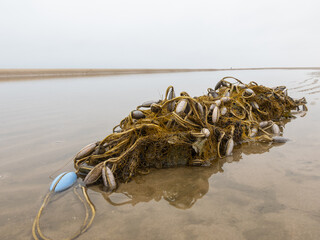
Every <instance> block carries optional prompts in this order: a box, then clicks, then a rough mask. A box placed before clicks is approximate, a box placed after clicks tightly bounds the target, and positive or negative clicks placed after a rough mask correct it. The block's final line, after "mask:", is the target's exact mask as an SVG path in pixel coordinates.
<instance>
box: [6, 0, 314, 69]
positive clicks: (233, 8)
mask: <svg viewBox="0 0 320 240" xmlns="http://www.w3.org/2000/svg"><path fill="white" fill-rule="evenodd" d="M0 32H1V35H0V68H229V67H273V66H275V67H281V66H289V67H293V66H301V67H303V66H320V46H319V44H320V1H319V0H314V1H310V0H304V1H302V0H299V1H296V0H291V1H281V0H268V1H257V0H252V1H251V0H221V1H213V0H211V1H210V0H208V1H203V0H194V1H188V0H168V1H167V0H161V1H159V0H158V1H152V0H115V1H107V0H86V1H84V0H52V1H48V0H0Z"/></svg>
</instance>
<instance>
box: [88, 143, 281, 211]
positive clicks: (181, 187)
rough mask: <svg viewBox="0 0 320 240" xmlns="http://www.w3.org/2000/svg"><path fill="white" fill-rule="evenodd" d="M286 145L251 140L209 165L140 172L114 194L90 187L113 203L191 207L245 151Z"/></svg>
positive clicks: (260, 151) (96, 187) (246, 153)
mask: <svg viewBox="0 0 320 240" xmlns="http://www.w3.org/2000/svg"><path fill="white" fill-rule="evenodd" d="M283 144H285V143H261V142H247V143H244V144H242V145H241V147H240V146H238V147H237V148H235V149H234V152H233V155H232V156H229V157H225V158H221V159H216V160H212V161H211V165H210V166H208V167H194V166H193V167H178V168H167V169H151V172H150V173H149V174H148V175H141V174H140V175H137V176H136V177H134V178H133V180H132V181H131V182H129V183H127V184H120V186H119V188H118V189H117V190H116V192H115V193H111V194H110V193H107V192H105V191H104V187H103V185H102V184H100V185H96V186H91V187H90V189H91V190H93V191H96V192H99V193H101V195H102V196H103V198H104V199H105V200H106V201H107V202H108V203H109V204H111V205H113V206H122V205H126V204H130V205H132V206H135V205H137V204H139V203H142V202H150V201H156V202H159V201H161V199H164V200H165V201H167V202H168V203H169V204H170V205H171V206H173V207H176V208H179V209H189V208H191V207H192V206H193V205H194V204H195V203H196V202H197V201H198V200H199V199H201V198H202V197H203V196H204V195H206V194H207V193H208V191H209V179H210V178H211V176H212V175H214V174H217V173H222V172H223V171H224V170H223V166H224V164H227V163H232V162H238V161H240V160H241V159H242V155H243V154H245V155H250V154H263V153H265V152H269V151H270V149H271V148H273V147H278V146H281V145H283ZM119 194H121V195H122V196H119ZM119 199H120V201H119Z"/></svg>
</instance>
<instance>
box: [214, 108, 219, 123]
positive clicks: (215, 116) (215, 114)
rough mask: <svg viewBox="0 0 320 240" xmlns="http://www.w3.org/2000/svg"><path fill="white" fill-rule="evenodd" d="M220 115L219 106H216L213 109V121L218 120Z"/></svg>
mask: <svg viewBox="0 0 320 240" xmlns="http://www.w3.org/2000/svg"><path fill="white" fill-rule="evenodd" d="M219 117H220V110H219V107H218V106H215V107H214V109H213V112H212V122H213V123H216V122H218V120H219Z"/></svg>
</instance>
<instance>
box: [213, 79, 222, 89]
mask: <svg viewBox="0 0 320 240" xmlns="http://www.w3.org/2000/svg"><path fill="white" fill-rule="evenodd" d="M221 86H222V80H220V81H219V82H217V84H216V86H215V87H214V90H218V89H219V88H220V87H221Z"/></svg>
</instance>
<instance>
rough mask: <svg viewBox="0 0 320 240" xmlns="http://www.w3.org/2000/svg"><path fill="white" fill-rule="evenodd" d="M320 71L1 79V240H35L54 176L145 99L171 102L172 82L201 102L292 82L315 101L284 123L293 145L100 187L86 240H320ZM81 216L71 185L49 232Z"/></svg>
mask: <svg viewBox="0 0 320 240" xmlns="http://www.w3.org/2000/svg"><path fill="white" fill-rule="evenodd" d="M319 72H320V71H317V70H301V69H300V70H279V69H278V70H254V71H253V70H241V71H240V70H238V71H237V70H232V71H203V72H174V73H161V74H128V75H118V74H117V75H109V76H96V77H88V76H83V77H82V76H81V77H72V78H62V77H61V78H60V77H59V78H50V79H46V78H37V81H33V80H32V79H30V80H26V79H24V80H21V81H1V82H0V116H1V119H0V121H1V128H0V135H1V138H0V145H1V148H0V155H1V159H2V160H1V162H0V211H1V215H0V233H1V239H4V240H7V239H8V240H9V239H30V238H31V236H32V234H31V228H32V222H33V220H34V218H35V216H36V214H37V212H38V210H39V208H40V206H41V204H42V202H43V200H44V197H45V195H46V194H47V193H48V189H49V186H50V184H51V182H52V179H53V178H54V177H56V176H57V175H59V174H60V173H61V172H65V171H74V168H73V164H72V159H73V157H74V155H75V154H76V153H77V152H78V151H79V150H80V149H81V148H82V147H83V146H85V145H87V144H89V143H91V142H96V141H99V140H101V139H103V138H105V137H106V136H107V135H108V134H110V133H111V132H112V128H113V127H114V126H115V125H117V124H118V123H119V122H120V121H121V120H122V119H123V118H125V117H126V116H127V115H128V114H129V113H130V111H132V110H133V109H136V107H137V106H138V105H140V104H141V103H142V102H145V101H148V100H150V99H163V98H164V93H165V90H166V88H167V87H168V86H169V85H172V86H174V87H175V90H176V92H177V93H180V92H182V91H187V92H188V93H189V94H190V96H200V95H203V94H206V92H207V88H208V87H211V88H213V87H214V86H215V84H216V83H217V81H219V80H220V79H221V78H222V77H224V76H234V77H237V78H239V79H240V80H241V81H243V82H245V83H248V82H250V81H255V82H257V83H259V84H262V85H265V86H269V87H273V86H278V85H285V86H287V87H288V92H289V95H290V96H292V97H294V98H301V97H306V99H307V102H308V103H307V107H308V109H309V111H308V112H307V114H306V116H303V117H301V116H298V115H297V116H296V118H295V119H291V121H290V122H288V123H287V124H286V125H285V128H284V133H283V135H284V137H286V138H289V139H290V141H289V142H287V143H285V144H255V143H251V144H250V143H244V144H242V145H238V146H236V147H235V148H234V151H233V155H232V156H231V157H228V158H221V159H217V160H215V161H213V163H212V165H211V166H209V167H179V168H168V169H152V170H151V172H150V174H148V175H137V176H136V177H134V178H133V179H132V181H130V182H129V183H127V184H121V185H119V188H118V189H117V190H116V191H115V192H113V193H111V194H110V193H107V192H106V191H105V190H104V189H103V187H102V184H98V185H92V186H90V187H88V195H89V197H90V200H91V201H92V203H93V204H94V206H95V209H96V212H97V214H96V217H95V219H94V222H93V225H92V227H91V228H90V229H88V230H87V231H86V232H85V233H84V234H82V235H81V236H80V237H79V238H78V239H88V238H91V239H105V238H106V237H110V238H112V239H128V238H131V239H212V236H214V237H215V239H230V240H231V239H243V240H247V239H249V240H250V239H265V240H271V239H272V240H273V239H288V240H289V239H290V240H291V239H297V240H300V239H301V240H302V239H303V240H305V239H310V240H311V239H316V238H317V236H319V235H320V230H319V224H320V203H319V198H320V193H319V191H318V189H319V186H320V178H319V176H320V165H319V161H318V157H319V155H320V151H319V147H318V146H319V145H320V142H319V137H318V136H319V134H320V128H319V126H318V119H319V117H320V111H319V107H318V105H319V99H320V91H319V88H320V85H319V84H320V83H319V76H320V75H319ZM33 74H35V73H33ZM37 74H38V73H37ZM40 79H41V80H40ZM78 183H79V184H81V180H80V179H79V180H78ZM79 192H80V191H79ZM84 218H85V211H84V207H83V205H82V203H81V202H80V201H79V199H78V198H77V197H76V195H75V194H74V192H73V190H72V188H71V189H69V190H67V191H65V192H63V193H61V194H57V195H55V196H54V197H53V199H52V201H50V202H49V204H48V206H47V207H46V209H45V211H44V213H43V216H42V218H41V229H42V230H43V232H44V233H45V235H46V236H48V237H51V238H53V239H60V238H64V237H67V236H70V235H72V234H73V233H74V232H76V231H77V230H78V229H79V227H80V226H81V224H82V222H83V220H84Z"/></svg>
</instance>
